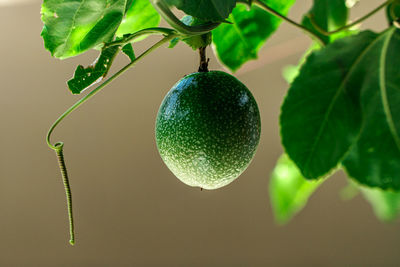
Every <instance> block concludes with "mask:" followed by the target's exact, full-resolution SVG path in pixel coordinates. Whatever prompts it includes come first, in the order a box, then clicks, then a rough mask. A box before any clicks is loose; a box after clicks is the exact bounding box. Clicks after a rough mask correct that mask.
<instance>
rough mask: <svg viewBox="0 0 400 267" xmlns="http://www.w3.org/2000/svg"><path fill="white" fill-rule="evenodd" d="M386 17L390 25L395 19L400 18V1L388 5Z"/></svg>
mask: <svg viewBox="0 0 400 267" xmlns="http://www.w3.org/2000/svg"><path fill="white" fill-rule="evenodd" d="M386 17H387V19H388V21H389V24H390V25H392V24H393V22H394V21H395V20H399V19H400V1H399V2H397V3H396V2H395V3H392V4H390V5H388V6H387V8H386Z"/></svg>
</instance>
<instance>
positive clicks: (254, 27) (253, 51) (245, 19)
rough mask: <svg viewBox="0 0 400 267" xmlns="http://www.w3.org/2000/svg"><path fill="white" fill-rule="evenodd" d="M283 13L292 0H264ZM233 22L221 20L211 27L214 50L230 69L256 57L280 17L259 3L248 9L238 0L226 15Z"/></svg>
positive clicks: (287, 9) (277, 24)
mask: <svg viewBox="0 0 400 267" xmlns="http://www.w3.org/2000/svg"><path fill="white" fill-rule="evenodd" d="M264 2H266V3H267V4H268V5H269V6H271V7H272V8H274V9H275V10H277V11H278V12H280V13H282V14H287V13H288V11H289V9H290V7H291V6H292V5H293V4H294V2H295V0H280V1H276V0H269V1H264ZM228 20H229V21H230V22H232V24H227V23H223V24H221V25H220V26H218V28H216V29H214V30H213V32H212V34H213V43H214V51H215V53H216V55H217V56H218V58H219V59H220V61H221V62H222V63H223V64H224V65H225V66H227V67H228V68H229V69H231V70H232V71H236V70H237V69H239V68H240V66H242V65H243V64H244V63H245V62H247V61H249V60H252V59H256V58H257V54H258V51H259V50H260V48H261V47H262V46H263V45H264V43H265V42H266V40H267V39H268V37H270V36H271V35H272V34H273V33H274V32H275V31H276V30H277V29H278V27H279V25H280V23H281V19H279V18H276V17H275V16H272V15H271V14H269V13H268V12H266V11H264V10H263V9H261V8H260V7H257V6H254V5H253V6H252V8H251V9H250V10H248V7H247V6H245V5H243V4H238V5H237V7H236V8H235V9H234V10H233V12H232V14H231V15H230V16H229V18H228Z"/></svg>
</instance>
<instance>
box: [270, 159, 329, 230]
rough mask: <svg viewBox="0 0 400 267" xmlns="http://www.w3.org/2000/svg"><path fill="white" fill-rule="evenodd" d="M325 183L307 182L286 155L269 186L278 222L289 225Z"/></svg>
mask: <svg viewBox="0 0 400 267" xmlns="http://www.w3.org/2000/svg"><path fill="white" fill-rule="evenodd" d="M323 181H324V180H319V181H307V180H306V179H304V177H303V176H302V175H301V173H300V171H299V170H298V169H297V167H296V165H295V164H294V163H293V162H292V161H291V160H290V159H289V158H288V157H287V156H286V155H282V156H281V158H280V159H279V160H278V163H277V164H276V167H275V169H274V171H273V173H272V176H271V180H270V185H269V192H270V198H271V204H272V207H273V210H274V214H275V218H276V220H277V222H278V223H282V224H283V223H287V222H288V221H289V220H290V219H291V218H292V217H293V216H294V215H295V214H296V213H298V212H299V211H301V210H302V209H303V208H304V206H305V205H306V204H307V201H308V199H309V198H310V196H311V195H312V193H313V192H314V191H315V190H316V189H317V188H318V187H319V186H320V185H321V184H322V182H323Z"/></svg>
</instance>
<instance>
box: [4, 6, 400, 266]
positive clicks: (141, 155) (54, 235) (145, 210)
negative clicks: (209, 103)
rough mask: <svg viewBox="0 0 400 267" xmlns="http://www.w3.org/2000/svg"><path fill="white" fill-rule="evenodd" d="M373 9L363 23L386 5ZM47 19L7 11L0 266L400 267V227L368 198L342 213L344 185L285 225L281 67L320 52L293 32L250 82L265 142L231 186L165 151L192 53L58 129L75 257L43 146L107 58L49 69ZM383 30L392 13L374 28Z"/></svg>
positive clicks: (135, 73)
mask: <svg viewBox="0 0 400 267" xmlns="http://www.w3.org/2000/svg"><path fill="white" fill-rule="evenodd" d="M310 2H311V1H305V0H298V3H297V4H296V6H295V7H294V8H293V10H292V13H291V16H292V17H293V18H295V19H300V16H299V14H301V13H302V12H304V11H305V10H307V9H308V8H309V5H310ZM361 2H362V3H361V5H360V7H358V8H357V12H355V13H354V14H353V15H354V17H357V16H359V15H360V14H363V13H365V12H366V11H367V10H370V9H371V7H374V6H376V5H377V4H379V3H380V2H381V1H379V0H374V1H372V0H368V1H366V0H365V1H361ZM39 12H40V1H34V0H32V1H31V2H30V3H22V1H21V3H20V4H19V5H16V6H1V8H0V33H1V35H0V40H1V42H0V47H1V49H0V60H1V64H0V77H1V85H0V88H1V97H0V121H1V131H0V135H1V138H0V148H1V149H0V214H1V219H0V266H400V253H399V247H400V223H399V222H396V223H392V224H382V223H380V222H379V221H378V220H377V219H376V218H375V217H374V215H373V214H372V211H371V208H370V207H369V205H368V204H367V203H366V202H365V201H364V200H363V199H362V198H360V197H357V198H356V199H354V200H352V201H350V202H343V201H342V200H341V199H340V198H339V195H338V191H339V190H340V189H341V188H342V187H343V186H345V184H346V181H345V179H344V177H343V176H342V175H341V174H339V175H335V177H333V178H332V179H330V180H328V181H327V182H326V183H325V184H324V185H323V186H322V187H321V188H320V189H319V190H318V191H317V192H316V194H315V195H314V196H313V197H312V198H311V200H310V201H309V204H308V206H307V207H306V209H305V210H304V211H303V212H302V213H300V214H299V215H298V216H296V218H295V219H294V220H293V221H292V222H291V223H290V224H289V225H287V226H284V227H279V226H276V225H275V223H274V219H273V214H272V210H271V207H270V202H269V197H268V179H269V174H270V172H271V170H272V168H273V166H274V164H275V161H276V159H277V158H278V156H279V155H280V153H281V151H282V148H281V145H280V139H279V133H278V114H279V106H280V103H281V101H282V98H283V96H284V94H285V91H286V89H287V84H286V83H285V82H284V81H283V79H282V78H281V69H282V68H283V67H284V66H285V65H287V64H290V63H293V64H294V63H296V61H297V59H298V57H299V55H300V54H299V51H301V50H303V49H305V48H306V46H307V44H308V38H307V37H303V36H302V34H301V33H300V32H299V31H297V30H296V29H294V28H293V27H291V26H289V25H287V24H284V25H283V27H282V28H281V29H280V31H279V33H278V34H277V35H276V36H275V37H274V38H273V39H272V40H271V41H270V42H269V43H268V45H267V46H266V47H265V49H264V50H263V52H262V56H261V58H260V60H259V61H257V62H253V63H250V64H247V65H246V66H245V67H244V68H243V70H242V71H241V73H239V74H238V78H239V79H240V80H242V81H243V82H244V83H245V84H246V85H247V86H248V87H249V88H250V89H251V90H252V92H253V94H254V96H255V98H256V99H257V101H258V104H259V107H260V110H261V113H262V114H261V116H262V125H263V132H262V137H261V143H260V146H259V148H258V152H257V155H256V157H255V159H254V160H253V162H252V164H251V165H250V167H249V168H248V169H247V171H246V172H245V173H244V174H243V175H242V176H241V177H240V178H239V179H238V180H237V181H235V182H234V183H232V184H231V185H229V186H227V187H225V188H223V189H220V190H217V191H202V192H201V191H200V190H198V189H193V188H190V187H188V186H185V185H184V184H182V183H180V182H179V181H178V180H177V179H176V178H175V177H174V176H173V175H172V174H171V173H170V172H169V171H168V169H167V168H166V166H165V165H164V164H163V162H162V161H161V159H160V157H159V156H158V152H157V150H156V146H155V141H154V120H155V116H156V113H157V110H158V106H159V104H160V103H161V100H162V99H163V97H164V95H165V94H166V92H167V91H168V90H169V88H170V87H171V86H172V85H173V84H174V83H175V82H176V81H177V80H178V79H179V78H180V77H182V76H183V75H185V74H187V73H189V72H191V71H193V70H195V68H196V65H197V61H198V58H197V54H196V53H194V52H192V51H191V50H190V49H189V48H187V47H185V46H183V45H179V46H178V47H177V48H176V49H173V50H171V49H167V48H162V49H159V50H158V51H157V52H155V53H153V54H151V55H150V56H149V57H147V58H146V59H145V60H144V61H143V62H141V63H140V64H139V65H138V66H137V67H135V68H134V69H132V70H130V71H129V72H128V73H126V74H125V75H123V76H122V77H121V78H119V79H118V80H117V81H115V82H114V83H112V84H111V86H109V87H108V88H106V89H105V90H104V91H103V92H101V93H100V94H99V95H97V96H96V97H95V98H94V99H93V100H92V101H90V102H88V103H87V104H85V105H84V106H82V107H81V108H80V109H79V110H77V111H76V112H74V113H73V114H72V116H70V117H69V118H68V119H67V120H65V121H64V122H63V123H62V124H61V125H60V127H59V128H58V129H57V130H56V131H55V135H54V137H55V138H54V139H53V140H54V141H58V140H63V141H64V142H65V143H66V145H65V153H66V160H67V164H68V167H69V171H70V176H71V184H72V188H73V197H74V210H75V216H76V231H77V245H76V246H75V247H71V246H69V245H68V242H67V241H68V228H67V220H66V209H65V196H64V191H63V186H62V182H61V179H60V175H59V170H58V167H57V162H56V158H55V155H54V153H53V152H52V151H51V150H49V149H48V148H47V146H46V144H45V142H44V141H45V139H44V137H45V134H46V132H47V129H48V127H49V126H50V125H51V123H52V122H53V121H54V120H55V119H56V118H57V116H58V115H59V114H60V113H61V112H63V111H64V110H65V109H66V108H67V107H69V106H70V105H71V104H73V103H74V102H75V101H76V100H77V99H78V97H77V96H72V95H71V94H70V93H69V92H68V90H67V88H66V86H65V81H66V80H67V79H68V78H70V76H71V75H72V73H73V71H74V68H75V66H76V65H77V64H78V63H82V64H85V65H86V64H88V63H90V62H91V61H92V60H93V59H94V58H95V56H96V53H95V52H91V53H89V54H88V55H84V56H81V57H78V58H73V59H69V60H65V61H62V62H61V61H59V60H56V59H54V58H51V57H50V54H49V53H48V52H47V51H45V50H44V48H43V43H42V40H41V38H40V36H39V34H40V31H41V27H42V24H41V21H40V15H39ZM384 23H385V22H384V17H383V14H382V13H381V14H380V15H377V16H375V17H374V18H373V19H372V20H371V21H370V22H369V23H368V25H369V26H371V27H374V28H375V29H380V28H382V27H383V26H384ZM153 41H155V39H150V40H148V41H145V42H144V44H140V45H139V46H138V51H140V50H141V49H143V48H144V47H145V46H148V45H149V43H150V42H153ZM125 62H126V59H125V58H123V57H122V56H121V57H119V59H118V62H117V64H116V66H121V65H122V64H123V63H125ZM212 66H213V68H220V67H219V65H218V63H217V62H216V60H215V59H213V60H212ZM114 70H115V68H114Z"/></svg>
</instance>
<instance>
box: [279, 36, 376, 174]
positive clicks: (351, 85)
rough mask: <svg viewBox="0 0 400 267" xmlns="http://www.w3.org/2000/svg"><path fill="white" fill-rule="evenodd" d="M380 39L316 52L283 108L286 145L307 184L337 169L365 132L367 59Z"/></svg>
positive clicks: (351, 40)
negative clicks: (363, 108) (362, 104)
mask: <svg viewBox="0 0 400 267" xmlns="http://www.w3.org/2000/svg"><path fill="white" fill-rule="evenodd" d="M376 37H377V35H376V34H374V33H372V32H368V31H367V32H363V33H361V34H359V35H355V36H350V37H346V38H343V39H339V40H337V41H336V42H334V43H332V44H329V45H328V46H326V47H325V48H323V49H321V50H318V51H315V52H314V53H312V54H311V55H310V56H309V57H308V58H307V61H306V62H305V64H304V65H303V66H302V68H301V71H300V74H299V76H298V77H297V78H296V79H295V81H294V82H293V84H292V86H291V87H290V89H289V91H288V95H287V96H286V98H285V101H284V103H283V105H282V109H281V116H280V124H281V137H282V143H283V146H284V147H285V150H286V152H287V153H288V155H289V157H290V158H291V159H292V160H293V161H294V162H295V163H296V165H297V166H298V167H299V168H300V170H301V173H302V174H303V175H304V177H306V178H312V179H314V178H318V177H321V176H324V175H325V174H327V173H328V172H329V171H331V170H332V169H333V168H335V167H336V166H337V164H338V163H339V162H340V161H341V160H342V158H343V157H344V156H345V153H346V152H347V151H348V150H349V148H350V146H351V145H352V144H353V143H354V142H355V140H356V139H357V137H358V134H359V132H360V128H361V111H360V106H359V94H360V91H361V88H362V86H363V85H364V84H365V83H364V82H363V79H364V77H362V76H361V75H362V72H363V71H364V69H368V68H370V67H371V66H370V64H369V63H366V62H365V53H366V51H368V49H369V45H370V43H371V42H373V41H374V40H375V39H376Z"/></svg>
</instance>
